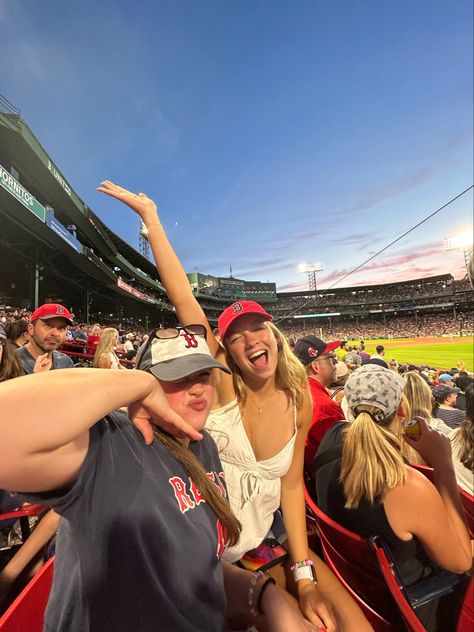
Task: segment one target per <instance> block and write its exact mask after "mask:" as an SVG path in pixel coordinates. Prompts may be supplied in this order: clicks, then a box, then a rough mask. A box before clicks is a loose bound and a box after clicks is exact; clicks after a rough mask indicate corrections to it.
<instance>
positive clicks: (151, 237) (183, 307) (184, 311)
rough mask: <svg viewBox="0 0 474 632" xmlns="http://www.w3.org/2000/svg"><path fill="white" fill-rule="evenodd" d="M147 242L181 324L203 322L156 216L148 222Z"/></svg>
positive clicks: (195, 301) (181, 267) (182, 271)
mask: <svg viewBox="0 0 474 632" xmlns="http://www.w3.org/2000/svg"><path fill="white" fill-rule="evenodd" d="M147 227H148V241H149V242H150V246H151V249H152V252H153V257H154V259H155V263H156V267H157V270H158V273H159V275H160V278H161V281H162V283H163V285H164V287H165V289H166V293H167V294H168V298H169V300H170V302H171V304H172V305H173V306H174V307H175V309H176V313H177V315H178V318H179V320H180V322H181V323H183V324H190V323H191V322H198V323H201V322H205V321H206V317H205V315H204V312H203V310H202V308H201V306H200V305H199V303H198V302H197V300H196V298H195V296H194V294H193V291H192V289H191V286H190V285H189V280H188V277H187V275H186V272H185V271H184V268H183V266H182V265H181V261H180V260H179V259H178V257H177V255H176V253H175V251H174V249H173V247H172V245H171V244H170V242H169V240H168V237H167V236H166V233H165V231H164V229H163V226H162V225H161V223H160V221H159V219H158V216H157V217H156V219H155V220H153V221H150V223H149V224H148V225H147Z"/></svg>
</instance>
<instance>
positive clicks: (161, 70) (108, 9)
mask: <svg viewBox="0 0 474 632" xmlns="http://www.w3.org/2000/svg"><path fill="white" fill-rule="evenodd" d="M472 19H473V15H472V3H471V0H456V1H455V2H453V0H409V1H406V0H399V1H397V2H388V0H387V1H383V0H333V1H329V0H311V1H310V0H295V1H294V2H291V3H289V2H286V1H285V2H284V1H283V0H274V1H270V0H166V1H164V0H156V1H151V0H150V1H148V0H143V1H141V2H137V3H131V2H128V1H127V2H125V1H122V0H116V1H115V2H113V1H111V0H101V2H97V1H94V2H92V1H89V0H85V1H83V2H81V3H79V4H78V3H68V2H63V1H59V0H48V1H47V2H38V1H37V0H0V94H3V95H4V96H6V97H7V98H8V99H9V100H10V101H12V102H13V103H14V104H15V105H16V106H17V107H18V108H20V109H21V111H22V115H23V117H24V119H25V120H26V122H27V123H28V124H29V126H30V127H31V128H32V130H33V132H34V133H35V134H36V135H37V137H38V138H39V140H40V141H41V143H42V144H43V146H44V147H45V148H46V150H47V151H48V153H49V154H50V155H51V156H52V158H53V159H54V161H55V162H56V164H57V165H58V167H59V168H60V170H61V171H62V173H63V174H64V175H65V176H66V178H67V179H68V181H69V182H70V184H71V185H72V186H73V188H74V189H75V190H76V192H77V193H78V194H79V195H80V196H81V197H82V198H83V199H84V201H85V202H87V204H88V205H89V206H90V207H91V208H92V209H93V210H94V211H95V212H96V213H98V215H99V216H100V217H101V218H102V219H103V220H104V221H105V222H106V223H107V224H108V225H109V226H110V227H111V228H112V229H113V230H114V231H116V232H117V233H118V234H119V235H121V236H122V237H124V238H125V239H127V240H128V241H129V242H130V243H131V244H132V245H133V246H135V247H137V248H138V226H137V221H136V218H135V217H134V215H133V214H132V213H131V212H129V211H128V210H127V209H126V208H125V207H121V206H120V205H119V204H118V203H116V202H114V201H112V200H109V199H106V198H105V197H103V196H101V195H100V194H99V193H97V192H96V191H95V187H96V186H97V184H98V183H99V182H100V181H101V180H103V179H110V180H114V181H116V182H117V183H119V184H122V185H123V186H126V187H128V188H130V189H132V190H135V191H144V192H146V193H147V194H148V195H150V196H151V197H153V198H154V199H155V200H156V201H157V202H158V205H159V208H160V214H161V218H162V221H163V223H164V225H165V228H166V229H167V232H168V234H169V237H170V239H171V241H172V242H173V244H174V246H175V248H176V250H177V252H178V254H179V256H180V257H181V259H182V261H183V264H184V266H185V268H186V270H187V271H188V272H192V271H195V270H198V271H200V272H203V273H209V274H216V275H221V276H227V275H228V274H229V266H232V271H233V275H234V276H236V277H240V278H246V279H252V280H253V279H258V280H261V281H267V280H268V281H275V282H276V283H277V286H278V288H280V289H304V288H305V287H306V285H307V283H306V279H305V277H304V276H303V275H302V274H301V273H299V272H298V269H297V266H298V264H299V263H301V262H303V261H321V262H323V264H324V266H325V270H324V272H323V273H321V274H320V286H321V287H328V286H329V285H331V284H333V283H335V282H336V281H337V279H339V278H340V277H342V276H343V275H344V274H346V273H347V272H348V271H350V270H351V269H353V268H355V267H356V266H357V265H359V264H360V263H361V262H362V261H364V260H365V259H366V258H368V257H369V256H370V255H371V254H373V253H374V252H376V251H377V250H379V249H380V248H382V247H383V246H384V245H385V244H387V243H389V242H390V241H391V240H392V239H394V238H396V237H397V236H399V235H400V234H401V233H403V232H404V230H406V229H408V228H410V227H411V226H412V225H413V224H415V223H416V222H417V221H419V220H421V219H422V218H423V217H425V216H426V215H428V214H429V213H430V212H432V211H433V210H435V209H436V208H438V207H439V206H441V205H442V204H444V203H445V202H447V201H448V200H449V199H450V198H452V197H454V196H455V195H456V194H458V193H459V192H460V191H462V190H464V189H466V188H467V187H468V186H470V185H471V184H472V180H473V160H472V138H473V129H472V125H473V123H472V107H473V103H472V89H473V86H472V76H473V67H472V58H473V55H472V53H473V40H472ZM472 205H473V196H472V191H471V192H470V193H468V194H467V195H465V196H463V197H462V198H461V199H460V200H458V201H457V202H455V203H453V204H452V205H451V206H450V207H449V208H448V209H446V210H445V211H443V212H442V213H440V214H439V215H437V216H436V217H435V218H433V219H432V220H430V221H429V222H427V223H426V224H424V226H423V227H422V228H420V229H418V230H417V231H415V232H414V233H412V234H411V235H410V236H409V237H407V238H406V239H405V240H403V241H401V242H399V243H398V244H396V246H394V247H393V248H392V249H390V250H389V251H387V252H386V253H384V254H383V255H381V256H380V257H379V258H377V259H375V260H374V261H373V262H371V263H370V264H369V265H368V266H367V267H366V268H364V269H363V270H362V271H360V272H358V273H356V274H354V275H352V276H350V277H349V278H347V279H346V280H345V281H344V282H343V283H342V286H349V285H355V284H362V283H376V282H389V281H392V280H394V279H409V278H417V277H421V276H426V275H430V274H441V273H445V272H452V273H453V274H454V275H455V276H456V277H459V276H462V274H463V258H462V255H461V254H459V253H446V252H444V250H443V239H444V238H445V237H447V236H451V235H455V234H457V233H459V232H460V231H462V230H465V229H466V228H468V227H469V226H472Z"/></svg>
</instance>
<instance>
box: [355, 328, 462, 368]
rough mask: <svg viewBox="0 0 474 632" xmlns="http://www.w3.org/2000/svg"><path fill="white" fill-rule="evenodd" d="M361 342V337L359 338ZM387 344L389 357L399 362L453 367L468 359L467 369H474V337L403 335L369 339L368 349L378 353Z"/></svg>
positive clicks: (388, 360)
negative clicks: (392, 337)
mask: <svg viewBox="0 0 474 632" xmlns="http://www.w3.org/2000/svg"><path fill="white" fill-rule="evenodd" d="M355 342H357V341H355ZM379 344H381V345H383V346H384V347H385V358H386V360H387V362H390V360H392V359H393V358H395V359H396V360H398V362H403V363H405V362H406V363H412V364H417V365H420V364H427V365H429V366H433V367H436V368H444V369H450V368H451V367H456V366H457V365H458V363H459V362H464V365H465V368H466V371H473V369H474V338H473V337H472V336H471V337H465V338H401V339H399V340H366V342H365V349H366V351H367V353H370V354H372V353H375V347H376V346H377V345H379Z"/></svg>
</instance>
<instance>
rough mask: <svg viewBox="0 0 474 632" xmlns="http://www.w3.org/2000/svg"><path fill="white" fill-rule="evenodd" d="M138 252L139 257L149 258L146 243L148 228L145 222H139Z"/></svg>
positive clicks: (147, 243) (148, 249) (148, 246)
mask: <svg viewBox="0 0 474 632" xmlns="http://www.w3.org/2000/svg"><path fill="white" fill-rule="evenodd" d="M138 245H139V252H140V254H141V255H143V256H144V257H146V259H149V258H150V242H149V241H148V227H147V226H146V225H145V222H143V221H140V232H139V237H138Z"/></svg>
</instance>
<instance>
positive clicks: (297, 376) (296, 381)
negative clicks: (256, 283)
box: [224, 321, 309, 411]
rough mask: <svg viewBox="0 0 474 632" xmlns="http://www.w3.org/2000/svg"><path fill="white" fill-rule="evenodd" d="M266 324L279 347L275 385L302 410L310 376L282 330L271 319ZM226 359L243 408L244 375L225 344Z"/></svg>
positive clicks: (245, 399) (245, 395) (245, 398)
mask: <svg viewBox="0 0 474 632" xmlns="http://www.w3.org/2000/svg"><path fill="white" fill-rule="evenodd" d="M265 326H266V327H268V328H269V329H270V331H271V332H272V333H273V335H274V337H275V340H276V343H277V348H278V363H277V368H276V373H275V386H276V388H277V389H278V390H281V391H283V392H284V393H285V394H286V396H287V398H288V401H289V402H290V403H291V404H294V405H295V406H296V410H297V411H300V410H301V409H302V407H303V402H304V392H307V391H308V388H309V387H308V376H307V375H306V371H305V369H304V366H303V365H302V364H301V362H300V361H299V360H298V359H297V358H296V356H295V355H294V354H293V352H292V351H291V349H290V346H289V344H288V342H287V340H286V338H285V336H284V335H283V334H282V333H281V331H280V330H279V329H278V327H276V326H275V325H274V324H273V323H271V322H270V321H265ZM224 348H225V352H226V361H227V365H228V367H229V368H230V369H231V371H232V381H233V383H234V390H235V394H236V397H237V402H238V403H239V406H240V407H241V408H243V407H244V406H245V403H246V401H247V388H246V386H245V381H244V379H243V376H242V371H241V370H240V368H239V366H238V365H237V364H236V363H235V362H234V360H233V359H232V356H231V354H230V352H229V350H228V349H227V347H226V346H225V342H224Z"/></svg>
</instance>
